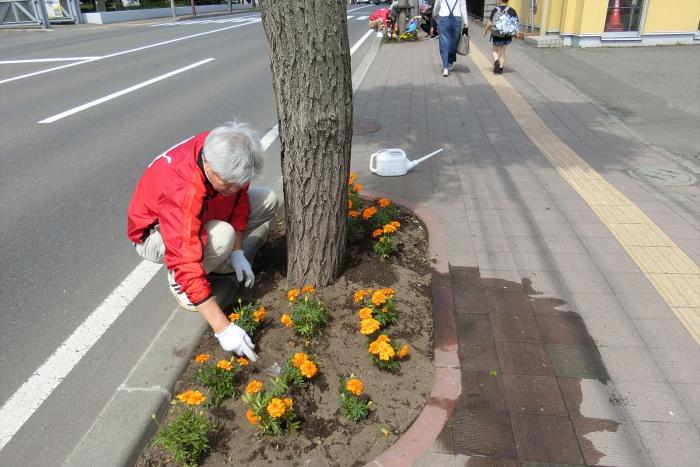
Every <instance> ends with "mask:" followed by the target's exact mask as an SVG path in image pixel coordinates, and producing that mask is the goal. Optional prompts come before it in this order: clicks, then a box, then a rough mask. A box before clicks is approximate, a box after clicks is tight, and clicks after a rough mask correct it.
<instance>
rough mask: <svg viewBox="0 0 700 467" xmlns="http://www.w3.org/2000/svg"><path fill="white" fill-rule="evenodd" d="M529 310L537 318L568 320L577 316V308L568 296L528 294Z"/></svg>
mask: <svg viewBox="0 0 700 467" xmlns="http://www.w3.org/2000/svg"><path fill="white" fill-rule="evenodd" d="M529 297H530V298H529V300H530V308H532V311H533V312H534V313H535V315H537V316H552V317H560V318H569V317H576V316H579V313H578V308H576V305H575V304H574V303H573V299H572V298H571V297H570V296H567V297H562V296H560V295H554V294H530V296H529Z"/></svg>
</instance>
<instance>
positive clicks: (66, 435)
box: [0, 5, 374, 466]
mask: <svg viewBox="0 0 700 467" xmlns="http://www.w3.org/2000/svg"><path fill="white" fill-rule="evenodd" d="M357 8H358V6H357V5H353V6H352V7H351V8H350V9H351V10H356V11H351V12H350V13H349V15H351V16H352V18H350V19H348V33H349V39H350V45H351V46H352V45H353V44H355V43H356V42H358V40H360V39H361V37H362V36H363V35H364V34H365V32H366V31H367V23H366V20H365V19H364V18H362V16H363V15H368V14H369V13H370V12H371V11H373V10H374V6H364V7H360V8H361V9H359V10H357ZM360 18H362V19H360ZM208 19H212V20H217V22H214V23H212V22H185V24H177V25H165V24H160V25H159V24H158V23H161V22H163V20H159V21H149V22H140V23H130V24H118V25H109V26H85V25H81V26H70V27H61V28H56V29H55V30H52V31H50V32H44V31H2V32H0V121H1V123H2V132H0V145H1V147H2V151H1V155H0V162H1V170H0V181H1V183H0V199H1V201H2V203H1V205H0V238H1V242H0V264H1V266H0V297H1V299H2V305H3V306H2V311H1V312H0V375H1V377H0V402H1V403H2V404H3V406H2V409H6V408H7V407H8V406H9V404H8V403H7V402H8V400H11V398H12V397H13V396H15V395H16V394H17V393H18V389H19V388H21V387H22V385H23V384H24V383H25V382H26V381H27V380H28V379H29V378H30V377H32V374H33V373H35V371H36V370H37V369H38V368H39V367H41V365H42V364H43V363H44V362H45V361H46V360H47V358H49V357H50V356H51V355H52V354H54V352H55V351H56V349H57V348H59V346H61V345H62V343H64V341H65V340H66V339H67V337H68V336H70V335H71V334H72V333H73V332H74V331H75V330H76V328H77V327H78V326H79V325H80V324H81V323H82V322H83V321H84V320H85V319H86V318H87V317H88V316H89V315H91V313H93V311H94V310H95V309H96V308H98V307H99V306H100V304H101V303H102V302H103V301H104V300H105V298H106V297H108V296H109V295H110V294H111V293H112V292H113V290H114V289H115V287H117V286H118V285H119V284H120V283H121V282H122V281H123V280H124V278H125V277H126V276H127V275H128V274H129V273H130V272H131V271H132V270H133V269H134V268H135V267H136V266H137V265H138V264H139V263H140V262H141V259H140V258H139V257H138V255H136V253H135V252H134V251H133V249H132V248H131V246H130V244H129V242H128V240H127V238H126V234H125V223H126V214H125V213H126V207H127V204H128V202H129V199H130V196H131V192H132V190H133V187H134V185H135V183H136V181H137V179H138V177H139V176H140V174H141V172H142V171H143V169H144V168H145V166H146V165H147V164H148V163H149V162H150V161H151V160H152V159H153V158H154V157H155V156H156V155H158V154H159V153H160V152H162V151H164V150H165V149H167V148H169V147H170V146H172V145H174V144H177V143H178V142H180V141H182V140H183V139H185V138H187V137H189V136H191V135H193V134H196V133H198V132H200V131H203V130H205V129H209V128H211V127H213V126H215V125H217V124H218V123H221V122H224V121H227V120H231V119H234V118H236V119H239V120H243V121H248V122H250V123H251V124H252V125H253V126H254V127H255V128H256V129H257V130H258V131H259V132H260V134H261V135H264V134H266V133H267V131H268V130H270V129H271V128H272V127H274V125H275V124H276V112H275V102H274V96H273V94H272V85H271V75H270V68H269V56H268V50H267V43H266V41H265V36H264V32H263V29H262V25H261V23H260V22H259V15H257V14H254V13H250V14H243V15H234V16H217V17H214V18H208ZM166 21H167V20H166ZM164 42H165V43H164ZM369 42H370V41H367V42H365V43H364V44H363V46H361V47H360V48H359V49H358V50H357V52H356V53H355V54H354V55H353V59H352V62H353V67H356V66H357V64H359V63H360V61H361V60H362V58H363V56H364V54H365V52H366V50H367V49H368V48H369V45H368V44H369ZM154 44H158V45H155V46H152V47H147V46H150V45H154ZM134 49H138V50H134ZM65 57H80V58H81V60H71V61H57V62H29V63H27V62H18V63H9V62H11V61H19V60H30V59H47V58H65ZM85 57H92V61H85ZM95 57H102V58H100V59H95ZM207 59H213V60H209V61H206V62H204V61H205V60H207ZM200 62H201V63H200ZM76 63H78V64H77V65H76ZM71 64H73V65H71ZM195 64H196V65H195ZM66 65H70V66H67V67H64V66H66ZM189 66H192V67H191V68H189V69H186V67H189ZM57 67H64V68H61V69H55V70H52V71H49V72H46V73H41V74H36V75H33V76H30V74H31V73H35V72H40V71H42V70H49V69H54V68H57ZM176 72H177V73H176ZM16 77H20V78H19V79H13V78H16ZM156 78H160V79H159V80H155V79H156ZM149 80H153V81H152V82H150V84H144V83H149ZM138 86H141V87H138ZM128 88H134V89H132V90H131V92H128V93H122V94H121V95H115V93H118V92H119V91H123V90H126V89H128ZM105 96H111V97H112V98H111V99H109V100H106V99H102V98H105ZM98 99H102V101H97V100H98ZM95 101H97V103H95ZM88 103H92V105H91V106H88V107H86V108H82V110H79V111H77V112H76V113H73V114H71V115H67V116H62V114H63V113H64V112H66V111H68V110H70V109H75V108H77V107H79V106H83V105H84V104H88ZM50 117H54V119H55V120H53V119H51V118H50ZM59 117H60V118H59ZM47 119H48V120H47ZM42 121H43V122H47V121H50V123H39V122H42ZM279 174H280V169H279V145H278V144H277V143H273V144H272V146H270V148H269V150H268V152H267V165H266V170H265V174H264V176H263V177H261V179H260V180H259V181H258V183H260V184H268V185H270V184H272V185H275V184H279V177H280V175H279ZM174 307H175V302H174V299H173V298H172V296H171V295H170V292H169V291H168V290H167V287H166V284H165V273H164V272H163V271H160V272H159V273H158V274H156V276H155V277H154V278H153V280H151V282H150V283H149V284H148V285H147V286H146V287H145V288H144V289H143V290H142V291H141V292H140V293H138V295H136V298H135V299H134V300H133V301H132V302H131V303H130V305H129V306H128V307H127V308H126V309H125V310H124V311H123V313H122V314H121V315H120V316H119V318H118V319H116V321H115V322H114V323H113V324H112V325H111V326H110V327H109V328H108V329H107V331H106V332H105V333H104V334H103V335H102V336H101V337H100V338H99V340H98V341H97V342H96V343H95V345H94V346H92V348H90V350H89V351H88V352H87V353H86V354H85V355H84V357H82V358H81V359H80V360H79V361H78V363H77V365H75V366H72V365H71V368H72V370H71V371H70V373H68V374H67V376H66V377H65V379H63V380H62V381H61V382H60V384H58V385H57V386H56V387H55V389H53V390H52V391H49V393H48V394H47V397H45V400H44V398H41V400H44V401H43V403H42V404H41V405H40V406H39V407H38V408H37V409H36V410H34V408H32V407H21V406H20V407H15V409H16V410H15V411H14V412H13V413H27V414H30V415H31V416H30V417H29V418H28V420H27V421H26V422H25V423H24V424H23V425H22V426H21V428H19V430H18V431H16V432H15V433H12V434H11V436H10V437H9V441H8V440H7V439H6V440H5V441H6V444H5V445H4V447H3V448H2V450H0V465H31V466H40V465H58V464H60V463H61V462H62V460H63V459H65V457H66V456H67V455H68V454H69V453H70V451H71V450H72V448H73V447H74V446H75V444H76V443H77V441H78V440H79V439H80V437H81V436H82V435H83V434H84V433H85V432H86V431H87V430H88V428H89V427H90V424H91V423H92V422H93V420H94V419H95V417H96V416H97V414H98V413H99V411H100V410H101V408H102V407H103V406H104V405H105V403H106V402H107V401H108V399H109V397H110V396H111V394H112V392H113V391H114V389H115V388H116V387H117V386H118V385H119V384H120V383H121V382H122V381H123V380H124V379H125V377H126V375H127V374H128V372H129V370H130V369H131V368H132V367H133V366H134V364H135V363H136V362H137V360H138V359H139V357H140V356H141V355H142V354H143V353H144V351H145V350H146V349H147V348H148V346H149V344H150V343H151V342H152V341H153V339H154V337H155V335H156V333H157V332H158V330H159V329H160V328H161V327H162V326H163V323H164V321H165V320H166V319H167V317H168V316H169V314H170V313H171V312H172V310H173V308H174ZM60 377H62V376H60V375H59V376H57V378H60ZM6 421H7V420H3V421H2V422H1V423H5V422H6ZM3 435H4V436H6V438H7V433H4V434H3ZM2 444H3V443H2V440H0V446H2Z"/></svg>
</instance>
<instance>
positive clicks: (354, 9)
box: [347, 5, 369, 13]
mask: <svg viewBox="0 0 700 467" xmlns="http://www.w3.org/2000/svg"><path fill="white" fill-rule="evenodd" d="M368 6H369V5H365V6H361V7H357V8H353V9H352V10H348V11H347V12H348V13H352V12H353V11H357V10H361V9H363V8H367V7H368Z"/></svg>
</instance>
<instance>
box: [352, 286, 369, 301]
mask: <svg viewBox="0 0 700 467" xmlns="http://www.w3.org/2000/svg"><path fill="white" fill-rule="evenodd" d="M367 295H368V292H367V291H366V290H363V289H360V290H358V291H357V292H355V293H354V294H352V299H353V301H354V302H355V303H360V302H361V301H362V299H364V298H365V297H366V296H367Z"/></svg>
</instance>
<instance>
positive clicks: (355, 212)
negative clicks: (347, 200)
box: [348, 211, 360, 217]
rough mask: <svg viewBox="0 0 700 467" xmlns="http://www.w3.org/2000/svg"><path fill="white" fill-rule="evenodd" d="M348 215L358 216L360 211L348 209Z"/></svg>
mask: <svg viewBox="0 0 700 467" xmlns="http://www.w3.org/2000/svg"><path fill="white" fill-rule="evenodd" d="M348 216H350V217H360V213H359V212H357V211H348Z"/></svg>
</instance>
